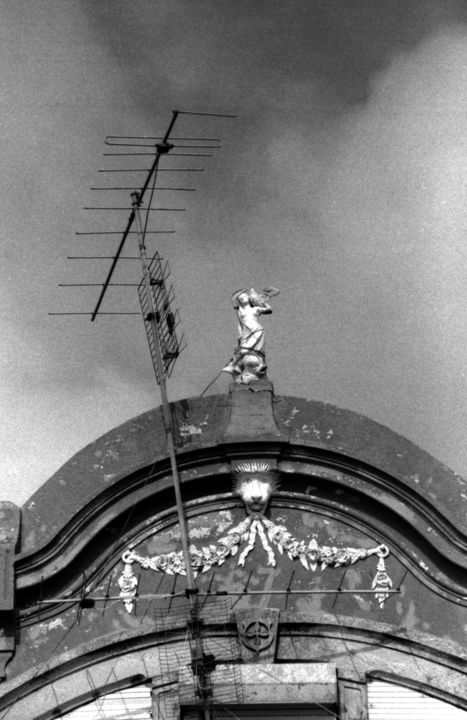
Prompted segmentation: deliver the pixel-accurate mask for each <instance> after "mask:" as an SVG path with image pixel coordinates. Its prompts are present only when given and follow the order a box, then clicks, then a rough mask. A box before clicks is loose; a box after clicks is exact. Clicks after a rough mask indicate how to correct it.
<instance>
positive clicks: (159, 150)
mask: <svg viewBox="0 0 467 720" xmlns="http://www.w3.org/2000/svg"><path fill="white" fill-rule="evenodd" d="M178 115H179V111H178V110H174V111H173V113H172V120H171V121H170V124H169V127H168V128H167V131H166V133H165V135H164V138H163V140H162V142H161V143H158V144H157V145H156V156H155V158H154V162H153V164H152V166H151V168H150V170H149V172H148V175H147V177H146V180H145V183H144V185H143V187H142V188H141V193H140V195H139V202H140V203H141V202H142V200H143V197H144V193H145V192H146V190H147V189H148V185H149V183H150V181H151V178H152V176H153V175H154V173H155V172H156V170H157V168H158V165H159V160H160V157H161V155H164V154H165V153H167V152H168V151H169V150H170V148H171V147H172V145H169V143H168V139H169V135H170V133H171V132H172V129H173V126H174V125H175V121H176V119H177V117H178ZM138 207H139V206H138ZM134 219H135V210H134V207H133V210H132V211H131V213H130V217H129V218H128V222H127V226H126V228H125V230H124V232H123V235H122V239H121V240H120V245H119V246H118V249H117V252H116V253H115V257H114V258H113V262H112V265H111V266H110V270H109V274H108V275H107V278H106V281H105V283H104V285H103V286H102V290H101V294H100V296H99V299H98V301H97V305H96V307H95V308H94V312H93V313H92V315H91V322H94V320H95V319H96V315H97V313H98V312H99V308H100V306H101V304H102V300H103V299H104V295H105V293H106V290H107V288H108V286H109V283H110V280H111V279H112V275H113V272H114V270H115V266H116V264H117V262H118V259H119V257H120V255H121V253H122V250H123V246H124V245H125V240H126V239H127V237H128V235H129V232H130V230H131V226H132V225H133V220H134Z"/></svg>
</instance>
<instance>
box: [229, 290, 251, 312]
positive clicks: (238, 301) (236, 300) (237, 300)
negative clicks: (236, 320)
mask: <svg viewBox="0 0 467 720" xmlns="http://www.w3.org/2000/svg"><path fill="white" fill-rule="evenodd" d="M249 302H250V293H249V290H247V289H246V288H242V289H241V290H236V291H235V292H234V293H232V304H233V306H234V308H235V310H237V308H238V307H239V306H240V305H248V304H249Z"/></svg>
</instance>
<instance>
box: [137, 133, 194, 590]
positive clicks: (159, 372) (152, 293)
mask: <svg viewBox="0 0 467 720" xmlns="http://www.w3.org/2000/svg"><path fill="white" fill-rule="evenodd" d="M172 126H173V122H172ZM146 187H147V184H146ZM142 194H143V193H142V192H141V193H138V192H133V193H132V194H131V198H132V206H133V211H132V215H133V217H134V218H135V219H136V231H137V233H138V248H139V252H140V257H141V268H142V273H143V279H142V281H141V284H140V288H139V292H140V302H141V309H142V312H143V317H144V320H145V323H146V332H147V335H148V341H149V347H150V350H151V355H152V358H153V362H154V370H155V373H156V380H157V383H158V385H159V387H160V390H161V399H162V417H163V422H164V431H165V435H166V439H167V450H168V453H169V457H170V468H171V471H172V478H173V484H174V490H175V499H176V501H177V513H178V521H179V523H180V534H181V539H182V550H183V558H184V560H185V568H186V581H187V588H186V590H187V594H189V593H192V592H194V591H195V580H194V576H193V570H192V567H191V560H190V553H189V549H188V529H187V523H186V518H185V513H184V510H183V501H182V495H181V491H180V478H179V475H178V467H177V459H176V456H175V443H174V429H173V420H172V413H171V412H170V406H169V399H168V395H167V383H166V379H165V378H166V372H167V371H168V368H169V367H170V361H171V360H172V359H173V360H174V359H175V358H176V357H177V355H178V343H177V340H176V339H175V346H176V348H177V349H176V350H175V351H172V352H171V351H170V350H169V349H168V348H167V342H166V336H167V334H168V335H169V336H172V337H173V330H174V320H173V317H174V316H173V313H172V312H171V310H170V304H169V300H168V295H167V292H166V289H165V284H164V270H163V268H162V266H161V262H160V258H159V256H158V255H157V254H156V255H155V256H154V258H153V262H152V263H151V266H152V268H154V269H155V270H156V272H153V273H151V270H150V265H149V262H148V258H147V253H146V244H145V233H144V227H143V223H142V220H141V212H140V205H141V199H142ZM152 268H151V269H152ZM164 295H165V296H166V298H167V299H164V297H163V296H164ZM161 296H162V298H161ZM160 299H162V307H161V302H160ZM158 300H159V302H158ZM161 310H162V312H161ZM164 325H165V326H166V328H167V332H165V333H164ZM164 346H165V347H164ZM169 354H170V356H169V357H168V355H169ZM167 363H169V365H168V364H167Z"/></svg>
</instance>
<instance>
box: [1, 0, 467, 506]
mask: <svg viewBox="0 0 467 720" xmlns="http://www.w3.org/2000/svg"><path fill="white" fill-rule="evenodd" d="M0 12H1V22H0V68H1V70H0V73H1V85H0V92H1V102H2V122H1V133H2V142H1V146H0V154H1V167H2V173H1V177H0V182H1V185H2V195H1V197H2V199H3V203H2V206H3V212H2V245H1V247H2V259H1V265H0V273H1V286H2V291H3V292H2V294H3V301H2V303H1V337H2V365H1V373H2V377H1V391H0V392H1V405H2V415H3V432H2V433H1V453H0V466H1V467H0V498H2V499H10V500H13V501H14V502H16V503H18V504H21V503H23V502H24V501H25V500H26V499H27V498H28V497H29V496H30V494H31V493H32V492H33V491H34V490H35V489H36V488H37V487H38V486H39V485H40V484H41V483H43V482H44V481H45V480H46V479H47V478H48V477H49V476H50V475H52V474H53V472H55V471H56V470H57V469H58V467H59V466H60V465H61V464H63V463H64V462H65V461H66V460H67V459H69V458H70V457H71V456H72V455H73V454H74V453H75V452H77V451H78V450H79V449H80V448H82V447H83V446H84V445H86V444H87V443H88V442H91V441H92V440H93V439H94V438H96V437H97V436H99V435H101V434H102V433H104V432H106V431H107V430H109V429H111V428H112V427H114V426H115V425H117V424H119V423H120V422H123V421H125V420H127V419H129V418H130V417H132V416H134V415H136V414H138V413H140V412H143V411H145V410H148V409H150V408H151V407H153V406H154V405H157V404H159V394H158V389H157V386H156V385H155V382H154V378H153V372H152V366H151V362H150V357H149V351H148V348H147V344H146V337H145V333H144V328H143V323H142V320H141V318H139V317H138V316H134V317H133V316H123V317H108V316H105V317H101V318H98V320H97V321H96V322H94V323H91V322H90V320H89V318H87V317H79V316H74V317H55V316H49V315H48V312H49V311H67V310H69V311H89V310H92V308H93V306H94V304H95V301H96V299H97V294H98V289H97V288H87V289H81V288H77V289H67V288H59V287H58V284H59V283H72V282H102V281H103V279H104V277H105V274H106V272H107V270H108V267H109V262H108V261H104V260H102V261H67V259H66V257H67V255H79V254H82V255H86V254H87V255H98V254H102V255H109V254H111V253H112V251H113V250H114V249H115V247H116V244H117V243H118V236H117V235H115V236H99V237H97V238H92V237H88V236H84V237H83V236H81V237H80V236H76V235H75V233H76V232H77V231H82V232H83V231H92V230H114V229H115V230H119V229H120V228H123V227H124V225H125V222H126V217H127V215H126V214H125V213H124V212H123V213H122V212H110V211H109V212H101V213H99V212H93V211H85V210H83V209H82V208H83V207H84V206H89V205H92V206H96V205H102V206H103V205H107V206H108V205H110V206H121V207H124V206H128V204H129V197H128V195H129V193H128V192H125V191H118V192H115V193H111V192H102V193H96V192H92V191H90V190H89V188H90V187H92V186H97V185H101V186H105V185H109V184H115V185H123V186H130V185H131V186H135V187H139V186H141V184H142V181H143V179H144V174H143V173H134V174H132V173H126V174H122V175H113V174H107V175H105V174H102V173H98V170H99V169H104V168H118V167H120V168H138V167H139V168H144V167H148V166H149V163H150V160H149V159H148V158H145V157H142V158H127V157H122V158H108V157H102V153H103V152H105V151H106V150H108V148H106V147H105V145H104V138H105V136H106V135H157V134H163V132H164V131H165V129H166V127H167V125H168V123H169V121H170V118H171V112H172V110H174V109H180V110H188V111H200V112H203V111H205V112H220V113H232V114H235V115H237V116H238V118H237V119H235V120H228V119H218V120H210V119H203V118H196V117H195V118H190V117H188V116H186V117H185V116H183V117H182V118H181V120H180V122H179V124H178V126H177V132H176V133H175V134H177V135H184V136H185V135H186V136H188V135H190V136H195V137H219V138H222V148H221V149H218V150H216V151H215V152H214V157H212V158H198V159H197V158H190V159H181V158H176V157H172V158H167V159H166V163H165V166H166V167H172V168H184V167H185V168H187V167H204V168H205V170H204V173H173V174H172V173H167V178H165V177H164V180H166V179H167V182H164V184H165V185H172V186H178V187H180V186H181V187H194V188H196V190H197V191H196V192H194V193H170V192H165V193H164V194H163V193H160V196H159V197H160V200H161V202H160V203H159V205H160V204H163V205H165V206H168V205H170V206H171V207H186V211H185V212H184V213H155V214H154V221H153V228H154V229H157V228H158V229H172V230H176V231H177V232H176V233H175V234H173V235H159V236H156V237H157V241H152V245H151V247H153V248H154V249H156V248H157V249H159V250H160V252H161V254H162V255H163V256H164V257H166V258H168V259H169V261H170V264H171V268H172V281H173V283H174V285H175V290H176V295H177V302H176V305H177V307H178V308H179V310H180V313H181V319H182V326H181V327H182V330H183V332H184V333H185V337H186V341H187V345H188V347H187V349H186V351H185V352H184V353H183V355H182V356H181V357H180V358H179V360H178V362H177V365H176V367H175V371H174V374H173V377H172V380H171V381H170V385H169V395H170V397H171V399H178V398H181V397H186V396H192V395H197V394H200V393H201V392H202V391H203V390H204V388H205V387H206V386H207V385H208V383H210V382H211V381H212V380H213V379H214V378H215V377H216V375H217V373H218V371H219V370H220V368H221V367H222V366H223V365H224V364H225V363H226V361H227V360H228V358H229V356H230V354H231V350H232V348H233V345H234V343H235V336H236V323H235V315H234V311H233V309H232V306H231V302H230V293H231V292H232V291H233V290H236V289H237V288H239V287H245V286H247V287H255V288H257V289H258V290H260V289H261V288H262V287H265V286H267V285H273V286H275V287H278V288H280V290H281V295H280V296H279V297H277V298H275V299H274V300H273V301H272V302H273V307H274V314H273V315H271V316H268V317H266V318H265V325H266V329H267V345H268V364H269V375H270V377H271V379H272V380H273V382H274V385H275V390H276V393H278V394H291V395H299V396H304V397H307V398H315V399H319V400H324V401H326V402H330V403H333V404H336V405H339V406H341V407H346V408H349V409H351V410H354V411H356V412H360V413H363V414H365V415H368V416H369V417H371V418H373V419H374V420H377V421H379V422H382V423H383V424H385V425H387V426H389V427H390V428H392V429H393V430H395V431H397V432H399V433H401V434H402V435H405V436H406V437H408V438H409V439H410V440H412V441H414V442H415V443H417V444H418V445H420V446H421V447H423V448H424V449H425V450H427V451H429V452H430V453H432V454H433V455H435V456H436V457H437V458H438V459H440V460H441V461H443V462H445V463H446V464H447V465H449V466H450V467H452V469H454V470H455V471H456V472H458V473H460V474H461V475H464V476H467V444H466V442H465V427H466V425H467V422H466V421H467V402H466V392H465V391H466V376H465V367H466V347H467V343H466V340H467V330H466V324H465V320H464V315H465V307H466V304H467V290H466V287H467V285H466V272H467V271H466V253H467V250H466V209H465V208H466V198H467V193H466V178H467V144H466V133H467V131H466V127H467V124H466V117H467V99H466V98H467V93H466V87H467V3H466V2H461V1H454V0H452V1H451V0H439V2H437V1H435V0H409V1H407V0H287V1H285V0H283V1H282V2H280V1H279V0H264V1H263V0H255V1H254V2H253V1H252V0H198V1H197V2H193V0H131V1H130V0H107V1H105V0H98V1H96V0H34V2H31V1H27V0H16V2H14V3H3V4H2V8H1V11H0ZM192 152H194V153H196V152H200V153H207V152H209V151H206V150H193V151H192ZM162 195H163V197H162ZM132 242H133V243H134V242H135V241H134V240H132ZM135 249H136V248H135V246H134V245H129V246H128V248H127V250H128V254H132V251H134V250H135ZM133 254H134V253H133ZM116 279H117V280H119V281H121V282H124V281H126V282H132V281H137V280H138V279H139V268H138V265H137V263H134V262H132V261H126V262H125V263H122V265H121V267H120V269H119V271H118V273H117V276H116ZM103 309H104V310H107V311H109V310H114V311H115V310H126V311H135V312H136V311H137V310H138V301H137V296H136V290H135V289H134V288H126V289H116V288H115V289H112V290H110V291H109V293H108V295H107V297H106V300H105V305H104V307H103ZM227 386H228V378H227V377H225V376H223V377H221V378H219V379H218V380H217V382H216V383H215V384H214V386H213V388H212V391H219V392H225V391H226V389H227Z"/></svg>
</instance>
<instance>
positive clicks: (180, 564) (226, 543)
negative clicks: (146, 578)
mask: <svg viewBox="0 0 467 720" xmlns="http://www.w3.org/2000/svg"><path fill="white" fill-rule="evenodd" d="M277 478H278V473H277V472H276V471H274V470H272V468H271V466H270V465H269V464H268V463H265V462H249V463H242V464H240V465H238V466H237V469H236V471H235V481H234V491H235V492H236V493H237V494H238V495H240V497H241V498H242V500H243V502H244V503H245V509H246V512H247V517H246V518H245V520H243V521H242V522H241V523H239V524H238V525H236V526H235V527H233V528H231V529H230V530H229V531H228V533H227V534H226V535H224V536H223V537H220V538H219V539H218V540H217V542H216V544H210V545H206V546H204V547H201V548H198V547H196V546H195V545H191V546H190V559H191V566H192V569H193V573H194V575H195V576H196V575H197V574H199V573H205V572H208V571H209V570H211V568H213V567H216V566H220V565H222V564H223V563H224V562H225V561H226V559H227V558H228V557H234V556H237V555H238V560H237V564H238V565H240V566H241V567H243V566H244V565H245V562H246V559H247V557H248V555H249V554H250V552H251V551H252V550H253V548H254V546H255V544H256V542H257V540H259V542H260V543H261V545H262V547H263V549H264V551H265V553H266V555H267V564H268V565H269V566H271V567H275V566H276V554H275V550H277V552H278V553H279V554H280V555H286V556H287V557H288V558H289V559H290V560H298V561H299V562H300V563H301V564H302V565H303V567H304V568H306V569H307V570H311V571H312V572H314V571H315V570H316V569H317V568H318V567H319V568H320V570H325V569H326V568H327V567H333V568H336V567H341V566H343V565H352V564H354V563H356V562H357V561H360V560H365V559H366V558H368V557H370V556H371V555H375V556H376V557H378V558H379V559H378V565H377V571H376V575H375V577H374V580H373V583H372V589H373V590H374V591H375V598H376V600H377V601H378V604H379V606H380V608H383V607H384V603H385V601H386V600H387V598H388V597H389V594H388V592H387V591H388V590H390V589H391V587H392V581H391V579H390V577H389V575H388V574H387V571H386V566H385V563H384V558H386V557H387V556H388V555H389V549H388V548H387V546H386V545H377V546H375V547H372V548H354V547H337V546H332V545H320V544H319V542H318V539H317V535H316V534H314V535H313V536H312V537H311V539H298V538H296V537H295V536H294V535H292V533H290V532H289V530H288V529H287V528H286V527H285V526H284V525H278V524H277V523H274V522H273V521H272V520H269V519H268V518H267V517H266V515H265V512H266V509H267V506H268V504H269V500H270V498H271V495H272V493H273V492H274V491H275V490H276V489H277V487H278V480H277ZM122 560H123V562H124V564H125V568H124V571H123V574H122V575H121V576H120V579H119V585H120V587H121V593H120V596H121V597H122V598H123V600H124V603H125V607H126V609H127V610H128V612H131V611H132V609H133V606H134V597H135V596H136V594H137V579H136V576H135V575H134V574H133V571H132V565H133V563H135V562H136V563H138V564H139V565H140V566H141V567H142V568H143V569H148V570H154V571H156V572H162V573H167V574H169V575H185V574H186V570H185V561H184V558H183V552H182V551H178V552H176V551H173V552H169V553H165V554H161V555H154V556H152V557H142V556H141V555H139V554H138V553H137V552H135V551H134V550H133V549H129V550H126V551H125V552H124V553H123V555H122Z"/></svg>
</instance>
